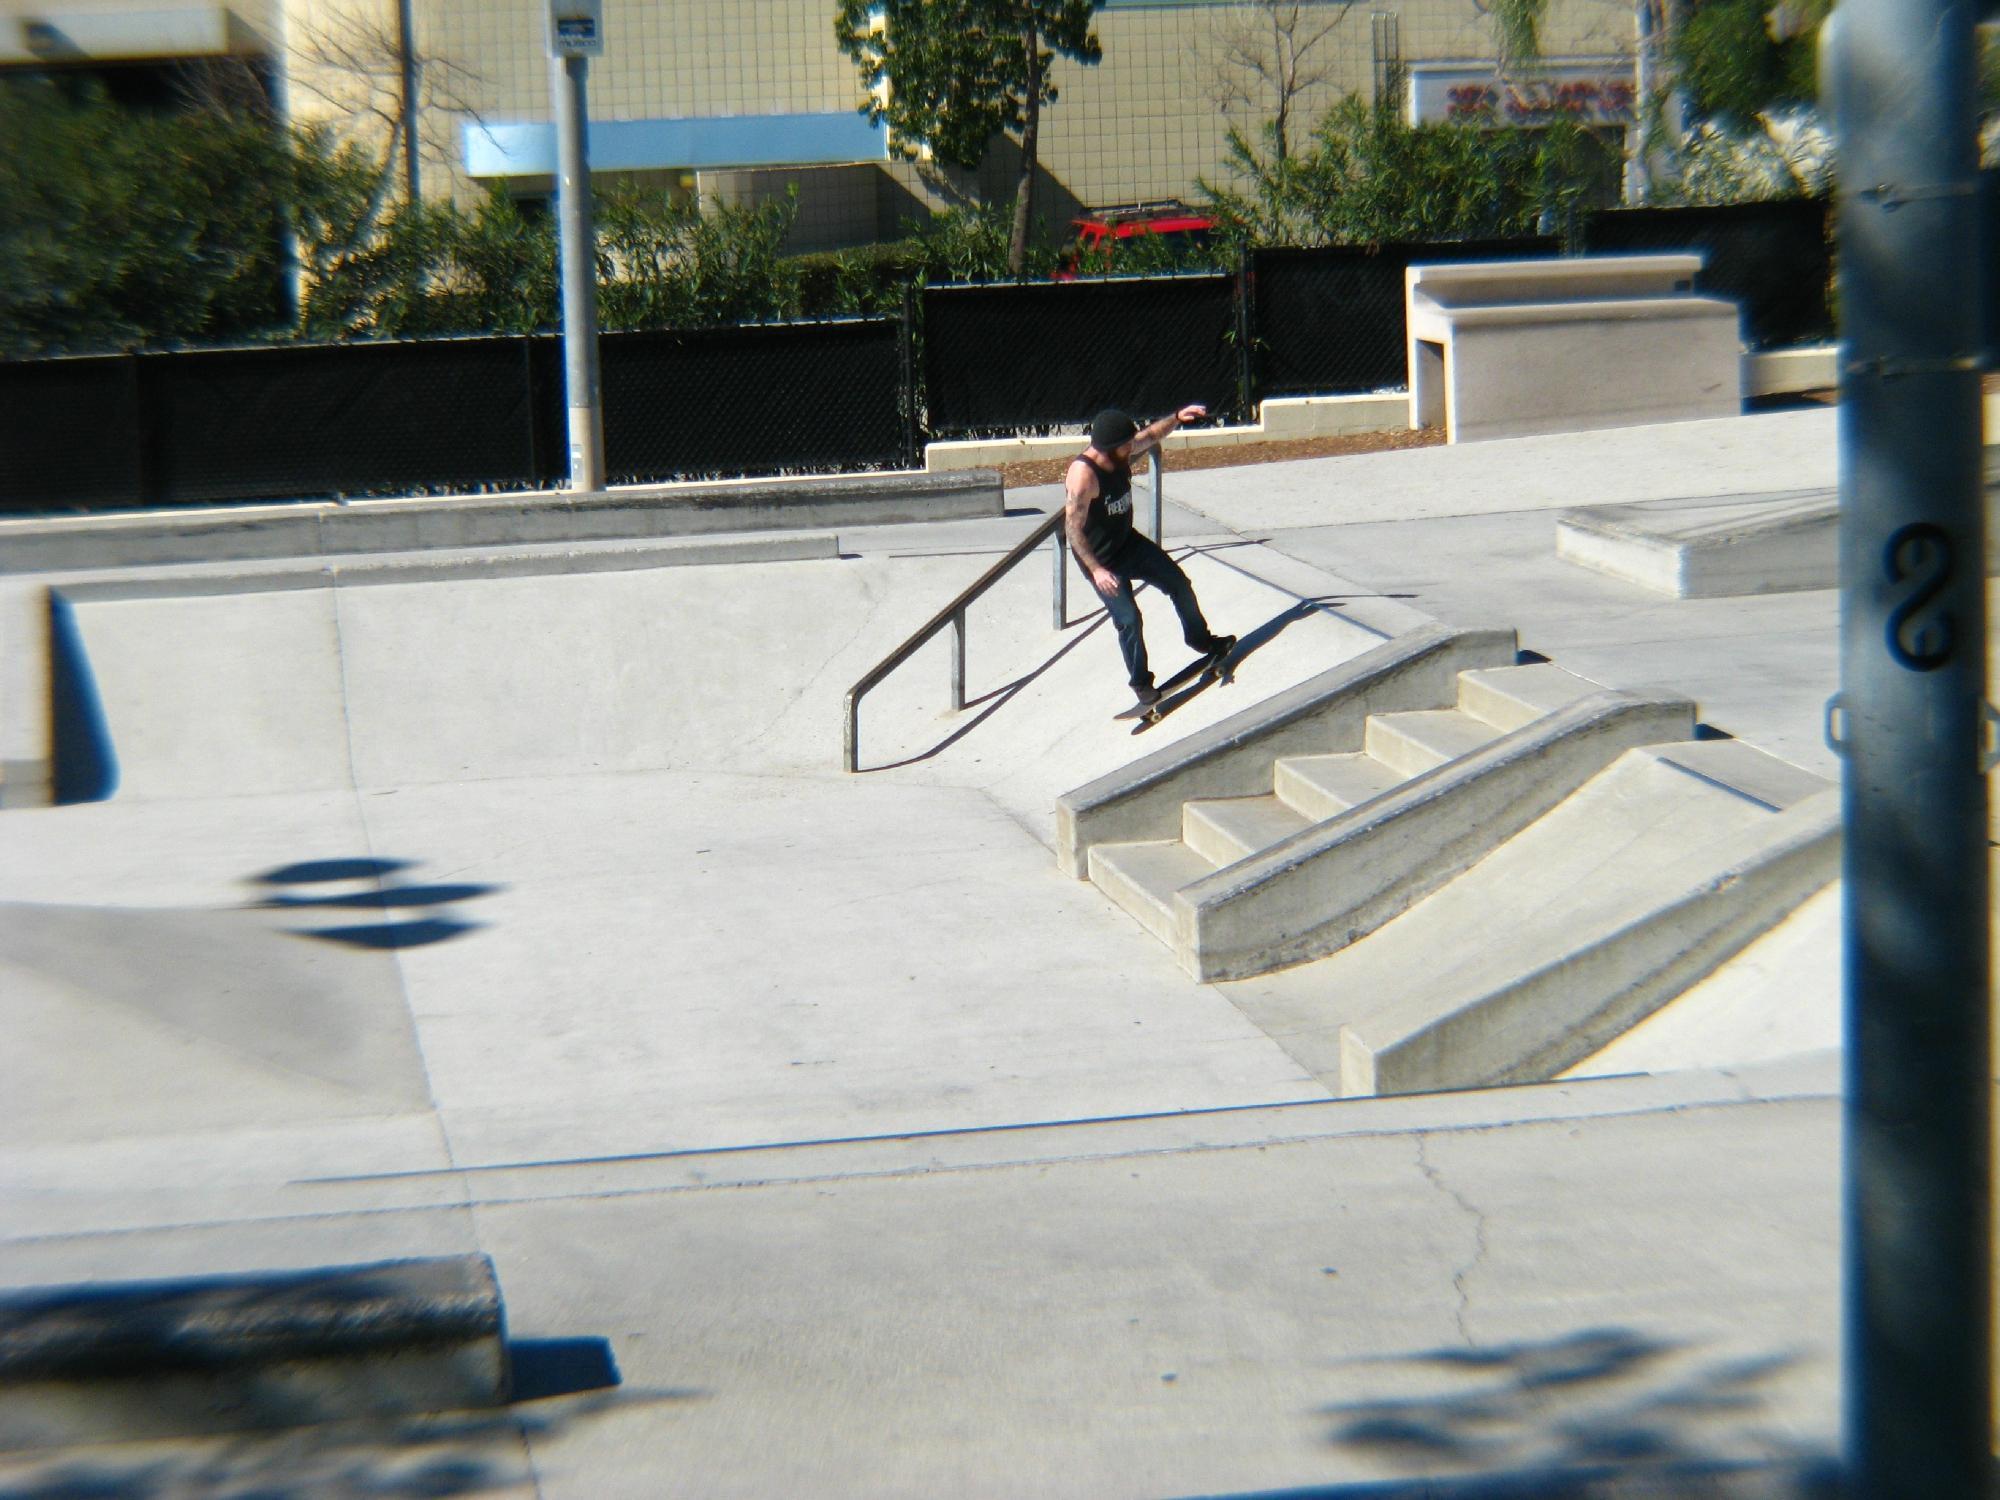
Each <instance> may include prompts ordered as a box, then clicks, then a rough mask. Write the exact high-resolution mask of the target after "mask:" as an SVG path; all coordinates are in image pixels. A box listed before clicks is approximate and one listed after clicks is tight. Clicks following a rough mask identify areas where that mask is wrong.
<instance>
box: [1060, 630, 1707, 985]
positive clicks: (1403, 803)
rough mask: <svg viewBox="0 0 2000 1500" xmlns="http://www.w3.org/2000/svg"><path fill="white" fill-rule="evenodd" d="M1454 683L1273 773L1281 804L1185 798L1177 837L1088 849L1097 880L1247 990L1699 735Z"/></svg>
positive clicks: (1520, 683) (1638, 710)
mask: <svg viewBox="0 0 2000 1500" xmlns="http://www.w3.org/2000/svg"><path fill="white" fill-rule="evenodd" d="M1448 680H1450V681H1451V685H1452V688H1453V689H1455V694H1454V696H1455V702H1450V703H1442V704H1436V705H1435V706H1432V707H1424V708H1412V707H1407V706H1401V705H1398V706H1396V707H1394V708H1387V709H1384V710H1382V711H1378V712H1369V713H1366V714H1364V715H1362V716H1360V718H1359V719H1358V721H1356V723H1355V724H1353V725H1350V726H1349V729H1350V734H1351V736H1352V738H1356V739H1358V740H1359V745H1358V747H1355V748H1343V747H1339V746H1331V745H1330V746H1324V747H1318V748H1315V749H1312V750H1310V751H1307V752H1305V753H1282V754H1276V755H1274V756H1272V757H1271V758H1270V760H1269V761H1268V770H1267V771H1266V772H1265V773H1264V776H1263V777H1262V778H1261V779H1263V781H1264V784H1265V785H1267V786H1268V787H1269V788H1270V790H1269V791H1262V792H1258V793H1256V794H1254V795H1239V796H1229V797H1193V798H1189V799H1188V800H1186V801H1185V802H1184V803H1183V804H1182V806H1181V809H1180V827H1179V837H1178V838H1174V839H1158V838H1150V839H1139V840H1129V841H1120V842H1104V843H1097V844H1093V845H1091V846H1090V847H1089V848H1088V850H1087V862H1086V871H1087V874H1088V877H1089V878H1090V879H1091V880H1092V881H1093V882H1095V883H1096V884H1097V885H1098V886H1099V887H1101V888H1102V889H1103V890H1104V891H1105V893H1106V894H1107V895H1109V896H1110V897H1111V898H1112V899H1113V900H1114V901H1115V902H1117V903H1118V904H1119V905H1120V906H1122V907H1123V908H1124V909H1125V910H1126V911H1127V912H1129V913H1130V914H1131V915H1132V916H1133V917H1134V918H1135V919H1136V920H1137V921H1138V922H1139V923H1140V924H1141V925H1142V926H1144V927H1145V928H1146V929H1147V930H1148V931H1149V932H1151V933H1153V934H1154V935H1155V936H1156V937H1159V938H1160V939H1161V940H1162V941H1164V942H1166V943H1168V944H1169V945H1170V946H1172V947H1173V948H1174V949H1175V952H1176V955H1177V957H1179V958H1180V960H1181V962H1182V964H1183V966H1185V967H1186V968H1187V969H1188V970H1189V971H1190V972H1191V973H1193V974H1194V975H1195V976H1196V977H1198V978H1203V979H1216V978H1242V977H1245V976H1247V975H1250V974H1256V973H1262V972H1267V971H1269V970H1271V969H1274V968H1278V967H1281V966H1283V965H1286V964H1289V963H1296V962H1299V961H1301V960H1302V959H1308V958H1316V957H1319V956H1322V955H1323V954H1325V953H1329V952H1333V951H1336V950H1337V949H1339V948H1340V947H1343V946H1345V945H1346V944H1347V943H1350V942H1352V941H1354V940H1355V939H1356V938H1358V937H1360V936H1362V935H1363V934H1365V933H1366V932H1368V931H1370V930H1372V929H1373V928H1374V927H1376V926H1379V925H1380V924H1381V923H1382V922H1384V921H1387V920H1389V919H1390V918H1391V917H1393V916H1394V915H1395V914H1396V913H1397V912H1399V911H1401V910H1403V909H1404V908H1405V907H1406V906H1408V905H1409V904H1410V903H1411V902H1412V901H1414V900H1416V899H1419V898H1420V897H1421V896H1422V895H1423V894H1425V893H1426V892H1427V891H1428V890H1429V889H1432V888H1434V887H1435V885H1436V884H1438V883H1440V882H1442V881H1443V880H1446V879H1449V878H1450V877H1451V876H1452V875H1453V874H1455V873H1457V872H1458V871H1459V870H1461V869H1463V868H1465V867H1466V866H1468V865H1470V864H1472V863H1473V862H1475V861H1476V860H1477V859H1479V858H1480V857H1482V856H1483V855H1484V854H1485V853H1487V852H1488V851H1489V850H1490V849H1491V848H1493V847H1494V846H1495V845H1496V844H1497V843H1498V842H1499V841H1501V840H1502V839H1504V838H1506V837H1507V836H1508V835H1509V834H1511V833H1513V832H1516V831H1518V829H1519V828H1520V827H1522V826H1524V824H1525V822H1526V821H1528V820H1531V819H1532V818H1533V817H1535V816H1538V815H1539V813H1540V812H1541V811H1545V810H1546V808H1547V806H1550V805H1553V802H1554V801H1555V800H1558V799H1559V798H1560V797H1561V796H1562V795H1565V794H1566V793H1567V792H1568V791H1570V790H1573V789H1574V788H1575V787H1576V786H1578V785H1581V784H1582V783H1583V782H1584V781H1585V780H1587V779H1588V778H1589V777H1590V776H1592V775H1594V774H1596V772H1597V771H1599V770H1601V769H1602V768H1603V766H1605V765H1606V764H1608V763H1609V762H1610V761H1611V760H1612V759H1613V758H1615V757H1616V756H1617V755H1618V754H1619V753H1621V752H1622V751H1624V750H1626V749H1629V748H1631V746H1633V745H1634V744H1639V743H1647V742H1651V741H1654V740H1660V739H1675V738H1684V737H1686V736H1688V735H1690V734H1692V732H1693V713H1692V706H1691V705H1688V704H1685V703H1681V702H1662V701H1654V700H1646V699H1639V698H1633V697H1630V696H1629V695H1625V694H1617V693H1607V692H1606V691H1605V690H1604V689H1603V688H1601V687H1600V686H1599V685H1598V684H1596V683H1593V682H1589V681H1587V680H1586V679H1583V678H1580V677H1577V676H1575V675H1574V674H1572V673H1569V672H1565V671H1563V670H1562V669H1561V668H1559V667H1556V666H1553V665H1552V664H1549V663H1534V664H1528V665H1515V666H1487V667H1477V668H1471V669H1466V670H1462V671H1460V672H1459V673H1457V674H1456V676H1455V678H1454V679H1448ZM1356 728H1358V733H1354V732H1353V731H1354V730H1355V729H1356Z"/></svg>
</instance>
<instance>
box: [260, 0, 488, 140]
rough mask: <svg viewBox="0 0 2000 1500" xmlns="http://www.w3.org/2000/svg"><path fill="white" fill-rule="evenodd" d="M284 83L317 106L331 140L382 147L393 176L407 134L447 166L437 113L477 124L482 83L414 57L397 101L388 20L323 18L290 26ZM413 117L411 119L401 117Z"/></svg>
mask: <svg viewBox="0 0 2000 1500" xmlns="http://www.w3.org/2000/svg"><path fill="white" fill-rule="evenodd" d="M293 37H294V46H293V65H292V69H291V77H290V83H291V88H292V90H293V92H294V94H295V95H303V96H305V97H308V98H311V99H314V100H316V101H318V102H319V103H320V104H321V105H322V106H324V108H325V109H326V111H327V113H328V115H329V118H330V123H331V124H332V125H333V127H334V131H335V134H336V135H337V136H339V137H340V138H341V139H343V140H347V141H351V142H355V143H357V144H361V143H364V142H365V141H367V140H370V139H372V140H378V141H381V142H383V148H382V173H383V176H384V178H385V179H388V178H393V176H394V175H395V169H396V162H397V159H398V157H399V156H400V155H401V154H402V153H403V152H404V151H405V150H406V149H407V142H408V140H409V132H410V131H411V130H412V129H413V128H415V130H416V144H417V150H418V153H419V156H420V158H421V159H422V160H424V161H428V162H431V163H433V164H436V165H441V166H447V167H448V166H449V165H450V163H451V160H452V141H451V139H450V136H449V133H448V127H446V129H445V130H442V131H441V130H440V129H439V128H438V126H437V124H436V123H435V122H436V121H437V120H438V117H439V116H441V115H447V114H452V115H463V116H466V117H467V118H469V119H471V120H472V121H473V122H474V123H475V124H483V123H484V122H483V120H482V119H481V117H480V113H479V108H478V105H477V103H476V102H475V101H476V100H477V98H478V94H479V90H480V86H481V85H483V84H484V82H485V79H484V78H482V77H481V76H480V75H479V74H478V73H476V72H474V71H473V70H472V69H470V68H467V67H465V66H464V65H462V64H460V63H457V62H454V61H453V60H451V59H450V58H447V57H443V56H440V55H437V54H433V53H426V52H421V51H419V52H416V53H415V54H414V55H413V56H412V57H411V59H410V63H411V68H412V72H413V73H414V75H415V78H416V90H415V93H414V96H413V99H412V100H411V101H409V103H408V104H406V101H405V99H404V95H403V48H402V42H401V38H400V36H399V35H398V32H397V27H396V24H395V22H394V20H393V19H383V18H379V17H373V16H365V15H355V14H347V15H338V14H335V15H330V16H328V17H327V19H325V20H324V21H315V22H312V23H308V24H299V23H296V22H295V23H294V26H293ZM412 113H414V114H415V115H416V117H417V118H416V120H415V121H414V122H413V121H411V120H410V119H408V118H407V116H408V115H409V114H412Z"/></svg>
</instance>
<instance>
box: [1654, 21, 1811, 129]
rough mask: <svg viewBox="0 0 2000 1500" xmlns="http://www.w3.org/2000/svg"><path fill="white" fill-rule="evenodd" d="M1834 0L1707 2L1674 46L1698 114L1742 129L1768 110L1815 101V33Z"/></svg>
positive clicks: (1680, 32) (1679, 33)
mask: <svg viewBox="0 0 2000 1500" xmlns="http://www.w3.org/2000/svg"><path fill="white" fill-rule="evenodd" d="M1831 10H1832V5H1831V0H1782V3H1781V4H1780V5H1778V6H1777V7H1776V8H1775V9H1773V8H1772V7H1771V6H1770V5H1769V4H1768V3H1767V0H1707V3H1706V4H1704V5H1702V6H1700V7H1699V8H1698V9H1696V10H1695V11H1694V13H1693V14H1692V15H1690V16H1689V17H1688V18H1687V21H1686V23H1685V24H1683V25H1682V26H1681V27H1680V28H1679V29H1678V30H1677V31H1676V32H1675V33H1674V36H1673V40H1672V43H1671V47H1672V53H1673V59H1674V64H1675V66H1676V68H1677V69H1678V71H1679V74H1680V78H1681V81H1682V83H1683V84H1684V86H1685V87H1686V88H1687V91H1688V94H1689V96H1690V98H1691V100H1692V102H1693V104H1694V107H1695V110H1696V112H1697V113H1699V114H1701V115H1704V116H1708V117H1712V118H1715V119H1718V120H1720V121H1722V122H1723V123H1724V124H1725V125H1727V126H1730V127H1734V128H1739V129H1740V128H1741V127H1742V126H1744V125H1745V124H1747V123H1748V122H1749V121H1750V120H1751V119H1752V118H1753V117H1755V116H1756V115H1758V114H1761V113H1763V112H1764V111H1765V110H1767V109H1769V108H1770V107H1771V106H1773V105H1780V104H1805V103H1811V102H1812V100H1813V99H1814V98H1815V97H1816V96H1817V95H1818V92H1819V88H1818V57H1819V29H1820V26H1821V25H1822V24H1823V23H1824V22H1825V20H1826V17H1827V15H1828V14H1830V13H1831Z"/></svg>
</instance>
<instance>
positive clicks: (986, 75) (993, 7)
mask: <svg viewBox="0 0 2000 1500" xmlns="http://www.w3.org/2000/svg"><path fill="white" fill-rule="evenodd" d="M1102 4H1103V0H840V6H839V10H838V12H837V13H836V15H835V18H834V36H835V38H836V39H837V40H838V41H839V43H840V48H841V50H842V51H843V52H845V53H847V55H848V56H849V57H851V58H853V59H854V62H855V65H856V66H857V67H858V68H859V69H860V70H861V75H862V77H863V79H864V80H865V81H866V83H867V86H868V88H869V91H870V93H869V100H868V103H866V104H865V105H863V106H862V109H863V111H864V112H865V113H866V114H867V115H868V117H869V118H870V119H872V120H877V121H887V122H888V125H889V129H890V130H891V132H892V134H893V138H894V139H895V140H896V142H897V144H898V149H900V150H901V151H902V152H903V153H904V154H905V155H906V156H914V155H915V154H916V148H917V146H918V145H919V144H921V145H927V146H929V147H930V149H931V151H932V153H933V154H934V155H935V156H936V157H937V158H938V159H939V160H941V161H944V162H948V163H950V164H952V165H954V166H959V167H964V168H966V169H968V170H970V169H972V168H975V167H977V166H978V165H979V163H980V161H981V160H982V159H983V158H984V157H985V154H986V150H987V147H988V146H989V144H990V143H991V142H992V140H993V138H994V137H995V136H997V135H1002V134H1006V135H1010V136H1012V137H1013V138H1014V139H1016V140H1017V141H1018V142H1019V143H1020V147H1021V175H1020V179H1019V182H1018V184H1017V185H1016V187H1015V191H1014V217H1013V225H1012V231H1011V235H1010V238H1009V242H1008V261H1007V263H1008V268H1009V269H1010V270H1011V271H1012V272H1013V273H1014V274H1015V275H1017V276H1018V275H1020V274H1021V272H1022V270H1023V268H1024V267H1025V265H1026V262H1027V246H1028V226H1029V224H1030V223H1031V222H1032V219H1033V202H1034V188H1035V169H1036V165H1037V159H1038V157H1037V154H1038V149H1039V142H1040V135H1041V118H1042V106H1043V105H1045V104H1052V103H1054V102H1055V99H1056V88H1055V85H1054V83H1053V82H1051V81H1050V74H1049V68H1050V65H1051V64H1052V63H1053V62H1054V61H1055V59H1056V56H1057V55H1058V54H1060V55H1061V56H1063V57H1068V58H1072V59H1074V60H1075V61H1077V62H1082V63H1095V62H1097V61H1098V60H1099V59H1100V58H1101V57H1102V56H1103V55H1104V54H1103V49H1102V48H1101V47H1100V46H1099V45H1098V41H1097V36H1096V33H1094V32H1093V31H1092V30H1091V29H1090V18H1091V16H1092V15H1093V14H1094V13H1095V12H1096V11H1097V10H1098V9H1099V7H1100V6H1101V5H1102Z"/></svg>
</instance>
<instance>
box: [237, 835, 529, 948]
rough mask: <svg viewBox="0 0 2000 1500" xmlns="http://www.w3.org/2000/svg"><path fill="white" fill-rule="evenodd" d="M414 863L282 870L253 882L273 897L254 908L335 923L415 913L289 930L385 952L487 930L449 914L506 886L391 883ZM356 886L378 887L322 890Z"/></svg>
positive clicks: (308, 864) (323, 863)
mask: <svg viewBox="0 0 2000 1500" xmlns="http://www.w3.org/2000/svg"><path fill="white" fill-rule="evenodd" d="M416 863H417V861H413V860H407V859H372V858H364V859H316V860H306V861H302V862H300V863H297V864H290V865H281V866H279V867H278V868H277V869H275V870H266V871H264V872H263V873H262V874H261V875H254V876H252V877H251V880H252V882H253V883H254V884H256V885H259V886H263V887H266V888H268V889H269V890H270V894H269V895H267V896H266V897H265V898H264V899H263V900H262V901H259V902H256V903H255V905H256V906H257V907H258V909H260V910H263V911H298V912H303V913H307V914H313V913H320V912H324V913H326V914H328V915H329V916H335V917H337V916H338V915H340V914H342V913H346V912H357V913H358V912H379V913H382V914H384V916H385V918H386V917H387V915H388V914H389V913H401V912H415V913H417V915H414V916H400V915H399V916H397V917H396V918H395V920H393V921H391V920H382V921H376V922H355V923H345V922H342V923H336V924H335V925H333V926H320V927H294V928H291V929H289V930H290V931H291V933H292V935H293V936H295V937H306V938H317V939H319V940H321V941H323V942H329V943H340V944H343V945H344V946H346V947H350V948H369V949H375V950H378V951H385V950H395V949H402V948H427V947H429V946H431V945H432V944H434V943H443V942H448V941H450V940H451V939H452V938H456V937H463V936H464V935H465V934H466V933H469V932H475V931H477V930H478V929H479V928H481V927H483V926H485V925H486V924H485V923H483V922H472V921H466V920H463V919H461V918H460V917H458V916H457V915H455V914H454V912H453V911H452V910H451V909H452V908H455V907H456V906H457V904H458V903H460V902H463V901H472V900H477V899H478V898H479V897H481V896H491V895H493V894H495V893H496V892H498V891H503V890H505V889H506V887H505V886H499V885H479V884H471V883H461V884H458V885H443V884H438V885H424V884H419V883H416V882H410V883H402V884H397V883H389V882H390V877H392V876H395V875H396V874H397V873H398V872H400V871H403V870H407V869H410V868H412V867H413V866H414V865H415V864H416ZM358 881H373V882H375V884H374V885H373V887H372V888H370V889H364V890H355V891H336V892H331V893H329V892H327V891H325V890H324V889H323V888H324V887H326V886H329V885H343V884H349V883H353V882H358ZM289 887H304V888H306V889H305V890H296V889H288V888H289Z"/></svg>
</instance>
